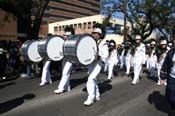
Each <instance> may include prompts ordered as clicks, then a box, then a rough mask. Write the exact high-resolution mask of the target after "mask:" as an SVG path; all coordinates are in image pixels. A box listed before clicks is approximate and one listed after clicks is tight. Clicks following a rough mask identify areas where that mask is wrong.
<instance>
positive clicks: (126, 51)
mask: <svg viewBox="0 0 175 116" xmlns="http://www.w3.org/2000/svg"><path fill="white" fill-rule="evenodd" d="M131 57H132V55H131V42H127V43H125V48H124V62H125V66H126V74H127V75H129V73H130V67H131Z"/></svg>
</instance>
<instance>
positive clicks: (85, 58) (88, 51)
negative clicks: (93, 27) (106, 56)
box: [76, 36, 98, 65]
mask: <svg viewBox="0 0 175 116" xmlns="http://www.w3.org/2000/svg"><path fill="white" fill-rule="evenodd" d="M97 50H98V48H97V42H96V41H95V39H93V37H91V36H87V37H84V38H82V39H81V40H80V42H79V44H78V46H77V50H76V51H77V58H78V60H79V62H80V63H81V64H83V65H89V64H91V63H92V62H93V61H94V60H95V59H96V55H97Z"/></svg>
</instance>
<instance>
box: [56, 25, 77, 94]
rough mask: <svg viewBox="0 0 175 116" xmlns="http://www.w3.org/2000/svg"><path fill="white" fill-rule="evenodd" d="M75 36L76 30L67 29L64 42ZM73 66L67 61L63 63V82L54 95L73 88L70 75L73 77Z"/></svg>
mask: <svg viewBox="0 0 175 116" xmlns="http://www.w3.org/2000/svg"><path fill="white" fill-rule="evenodd" d="M73 34H74V30H73V28H69V27H67V28H65V33H64V35H63V38H64V40H65V41H66V40H67V39H68V37H69V36H71V35H73ZM72 66H73V64H72V63H71V62H70V61H67V60H66V59H63V61H62V69H63V70H62V76H61V80H60V83H59V85H58V88H57V89H56V90H54V93H56V94H61V93H63V92H65V91H70V89H71V87H70V83H69V81H70V75H71V71H72Z"/></svg>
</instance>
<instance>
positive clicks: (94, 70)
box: [84, 26, 109, 106]
mask: <svg viewBox="0 0 175 116" xmlns="http://www.w3.org/2000/svg"><path fill="white" fill-rule="evenodd" d="M92 35H93V36H94V38H95V39H96V41H97V43H98V48H99V51H98V61H97V62H94V63H92V64H90V65H89V66H88V70H89V77H88V80H87V83H86V88H87V92H88V97H87V100H86V101H85V102H84V105H86V106H89V105H92V104H93V103H94V102H95V101H99V100H100V92H99V88H98V83H97V76H98V75H99V73H100V71H101V68H102V66H103V64H104V63H105V62H106V61H107V58H108V57H109V51H108V46H107V44H106V41H102V39H103V38H102V35H103V33H102V28H100V27H95V26H94V30H93V32H92Z"/></svg>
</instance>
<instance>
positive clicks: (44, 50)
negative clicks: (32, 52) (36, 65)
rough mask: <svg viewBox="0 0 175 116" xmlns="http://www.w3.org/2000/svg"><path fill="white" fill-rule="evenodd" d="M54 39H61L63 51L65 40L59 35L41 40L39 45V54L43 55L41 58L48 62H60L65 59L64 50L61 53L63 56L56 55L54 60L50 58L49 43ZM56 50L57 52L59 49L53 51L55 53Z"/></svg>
mask: <svg viewBox="0 0 175 116" xmlns="http://www.w3.org/2000/svg"><path fill="white" fill-rule="evenodd" d="M54 37H57V38H59V39H61V41H62V46H61V47H62V49H63V44H64V39H63V38H62V37H61V36H59V35H54V36H48V37H46V38H44V39H42V40H40V42H39V45H38V51H39V54H40V55H41V57H42V58H44V59H46V60H53V61H60V60H62V59H63V50H62V53H60V54H61V55H60V54H57V53H56V54H55V56H54V58H53V57H50V56H49V53H48V46H49V42H50V41H52V39H53V38H54ZM59 45H60V44H59ZM55 50H56V51H57V48H56V49H53V51H55ZM58 51H59V50H58Z"/></svg>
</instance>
